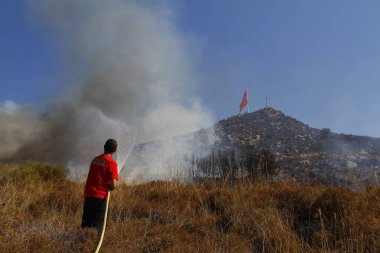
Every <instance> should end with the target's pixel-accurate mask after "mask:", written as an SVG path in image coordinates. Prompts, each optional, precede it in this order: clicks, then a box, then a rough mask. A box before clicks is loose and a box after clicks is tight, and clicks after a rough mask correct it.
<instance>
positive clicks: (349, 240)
mask: <svg viewBox="0 0 380 253" xmlns="http://www.w3.org/2000/svg"><path fill="white" fill-rule="evenodd" d="M64 175H65V173H64V171H63V170H62V169H59V168H58V167H56V166H52V165H46V164H41V163H27V164H23V165H0V224H1V230H0V252H93V250H94V247H95V246H96V240H97V234H96V231H94V230H86V231H84V230H82V229H80V219H81V214H82V205H83V199H82V192H83V184H78V183H74V182H71V181H69V180H67V179H65V176H64ZM379 238H380V187H370V188H367V189H366V190H365V191H363V192H357V193H355V192H352V191H350V190H348V189H344V188H327V187H322V186H311V185H302V184H299V183H294V182H293V183H291V182H285V183H269V182H265V181H262V182H256V183H245V182H240V183H235V184H234V185H221V184H220V183H215V182H203V183H197V184H184V183H181V182H176V181H172V182H151V183H148V184H143V185H135V186H127V185H122V186H121V187H119V188H118V189H117V190H116V191H114V192H113V193H112V195H111V209H110V216H109V221H108V227H107V231H106V236H105V241H104V245H103V248H102V252H144V253H153V252H243V253H244V252H380V239H379Z"/></svg>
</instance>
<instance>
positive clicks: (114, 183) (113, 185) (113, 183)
mask: <svg viewBox="0 0 380 253" xmlns="http://www.w3.org/2000/svg"><path fill="white" fill-rule="evenodd" d="M116 186H117V179H111V184H110V191H113V190H115V188H116Z"/></svg>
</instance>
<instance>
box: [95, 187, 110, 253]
mask: <svg viewBox="0 0 380 253" xmlns="http://www.w3.org/2000/svg"><path fill="white" fill-rule="evenodd" d="M110 195H111V192H110V191H109V192H108V194H107V204H106V210H105V212H104V222H103V227H102V233H101V234H100V238H99V242H98V246H97V247H96V250H95V253H99V250H100V248H101V247H102V243H103V238H104V233H105V231H106V223H107V214H108V206H109V203H110Z"/></svg>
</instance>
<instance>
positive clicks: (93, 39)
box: [0, 0, 212, 174]
mask: <svg viewBox="0 0 380 253" xmlns="http://www.w3.org/2000/svg"><path fill="white" fill-rule="evenodd" d="M169 4H170V2H167V1H163V2H160V3H159V4H157V2H155V3H154V4H153V3H147V2H146V1H133V0H131V1H128V0H125V1H124V0H111V1H103V0H83V1H77V0H65V1H49V0H30V1H29V6H30V7H31V9H32V10H33V13H34V14H35V16H37V17H38V18H39V20H42V23H43V24H44V25H46V26H47V27H48V28H49V30H50V31H51V32H52V34H53V35H54V37H55V38H56V40H57V45H58V47H59V48H60V49H61V55H62V56H64V62H65V63H66V66H65V71H67V76H68V79H69V80H75V81H74V82H71V83H68V84H67V85H66V90H65V91H64V92H63V93H64V94H62V95H61V96H60V97H58V98H57V99H55V102H54V103H53V104H51V105H50V106H48V108H46V111H45V112H44V113H42V114H38V113H36V112H33V110H31V109H30V108H26V107H22V106H17V105H15V104H13V103H11V102H6V103H5V104H3V105H2V106H1V107H0V120H1V125H0V130H2V131H1V132H0V140H1V141H2V143H3V147H2V148H1V149H0V160H25V159H37V160H46V161H51V162H56V163H60V164H63V165H65V166H69V167H70V168H71V169H72V170H77V172H78V173H80V172H83V171H87V166H88V163H89V161H90V159H91V158H92V156H94V155H96V154H97V153H99V152H101V151H102V145H103V143H104V141H105V140H106V139H107V138H110V137H113V138H116V139H118V140H119V143H120V142H121V143H120V144H121V150H119V152H118V155H119V156H123V157H126V156H127V153H128V152H129V151H130V149H131V146H132V145H133V143H134V139H136V138H137V142H138V143H140V142H146V141H152V140H156V139H161V138H165V137H169V136H175V135H179V134H183V133H187V132H190V131H194V130H198V129H200V128H202V127H206V126H210V125H211V124H212V116H211V113H210V111H209V110H207V109H205V108H204V107H203V106H202V104H201V103H200V101H199V100H198V99H197V96H196V90H197V86H196V83H197V78H196V74H195V71H194V69H193V56H192V55H193V54H192V51H191V45H190V44H189V43H188V41H187V40H186V39H185V38H184V36H183V35H181V34H180V32H179V31H178V30H177V28H176V26H175V17H174V14H173V12H172V9H171V7H170V6H169ZM136 135H137V137H136ZM159 151H160V150H159V149H158V150H157V152H159ZM164 151H165V152H169V153H170V152H174V151H175V150H174V149H173V150H167V148H165V150H164ZM181 152H186V150H182V151H181ZM156 156H157V154H156ZM158 156H159V155H158ZM119 160H120V161H121V160H122V159H119ZM132 174H133V173H132Z"/></svg>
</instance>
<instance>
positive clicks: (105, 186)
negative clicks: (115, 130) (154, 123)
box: [81, 139, 119, 230]
mask: <svg viewBox="0 0 380 253" xmlns="http://www.w3.org/2000/svg"><path fill="white" fill-rule="evenodd" d="M116 149H117V142H116V140H114V139H109V140H107V141H106V143H105V144H104V153H103V154H102V155H100V156H97V157H95V158H94V159H93V160H92V162H91V165H90V170H89V172H88V176H87V182H86V186H85V189H84V197H85V200H84V206H83V216H82V225H81V226H82V228H85V227H96V228H97V229H98V230H101V228H102V227H103V223H104V215H105V210H106V202H107V194H108V191H112V190H114V189H115V188H116V184H117V180H118V179H119V175H118V171H117V163H116V162H115V161H114V160H113V158H112V157H111V155H112V154H113V153H115V152H116Z"/></svg>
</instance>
